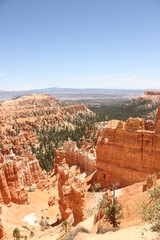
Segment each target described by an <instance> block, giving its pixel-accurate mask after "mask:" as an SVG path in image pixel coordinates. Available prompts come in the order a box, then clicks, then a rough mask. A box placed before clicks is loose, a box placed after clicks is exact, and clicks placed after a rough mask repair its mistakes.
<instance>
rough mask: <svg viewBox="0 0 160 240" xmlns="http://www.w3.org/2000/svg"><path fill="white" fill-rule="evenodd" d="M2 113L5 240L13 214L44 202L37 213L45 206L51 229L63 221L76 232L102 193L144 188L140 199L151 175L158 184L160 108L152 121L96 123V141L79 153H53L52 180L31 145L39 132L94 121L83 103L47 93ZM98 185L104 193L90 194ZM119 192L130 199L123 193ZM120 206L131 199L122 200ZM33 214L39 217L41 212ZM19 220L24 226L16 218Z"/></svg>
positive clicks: (68, 149)
mask: <svg viewBox="0 0 160 240" xmlns="http://www.w3.org/2000/svg"><path fill="white" fill-rule="evenodd" d="M145 95H149V96H150V95H154V93H153V94H152V93H150V92H147V93H145ZM155 95H156V96H157V93H156V94H155ZM0 113H1V120H0V139H1V141H0V149H1V152H0V201H1V211H0V214H1V219H2V221H1V222H0V238H2V237H3V236H4V237H5V236H6V235H7V234H6V230H7V229H8V232H9V234H10V235H9V236H10V237H11V226H10V227H8V225H7V221H11V220H8V216H9V215H8V214H9V212H12V211H13V212H14V211H15V209H18V208H19V209H28V210H27V211H26V212H25V213H26V214H29V212H28V211H29V209H33V208H32V205H34V204H36V203H35V202H36V199H37V201H40V199H39V198H41V196H43V197H44V202H43V203H40V206H43V207H44V209H45V210H44V209H43V211H44V213H45V216H47V215H48V214H49V215H50V216H51V218H52V224H53V223H54V222H56V219H54V218H57V219H59V217H57V216H58V215H59V216H60V219H61V221H65V220H67V221H69V222H70V224H71V225H77V224H79V223H81V222H83V221H85V220H86V219H87V218H88V216H89V212H91V213H92V215H94V213H96V211H97V210H96V209H97V205H98V202H99V201H100V199H101V198H102V193H103V192H105V191H107V190H108V189H111V190H113V189H121V188H124V189H125V187H128V186H130V185H133V186H134V184H137V183H138V182H139V185H136V186H140V187H138V189H139V192H142V188H143V186H142V185H143V184H142V182H143V181H145V180H146V179H147V177H148V176H150V175H152V174H156V178H159V170H160V163H159V157H160V148H159V145H160V108H158V110H157V111H156V120H155V121H151V120H145V119H142V118H135V119H134V118H129V119H128V120H127V121H126V122H123V121H119V120H111V121H108V122H105V123H96V134H95V139H85V138H82V139H80V140H81V142H80V144H79V146H77V143H76V142H74V141H72V140H71V139H68V141H64V142H63V143H62V145H61V146H60V147H58V148H57V149H56V148H55V146H54V147H53V151H55V153H56V157H55V159H54V161H53V169H52V171H51V172H50V173H47V172H46V171H45V170H42V169H41V167H40V165H39V160H38V159H37V157H36V154H34V153H33V152H32V148H33V146H34V147H38V146H39V145H40V140H39V135H38V134H39V131H40V130H41V129H42V127H44V126H45V127H46V128H50V127H53V126H54V127H55V129H64V128H65V127H67V128H68V129H71V130H74V129H75V127H76V121H77V118H80V119H85V118H86V119H87V118H88V117H91V116H92V117H94V116H95V114H94V113H93V112H92V111H90V110H89V109H88V108H87V107H86V106H85V105H84V104H70V103H69V104H67V103H65V102H61V101H58V100H56V99H55V98H53V97H51V96H50V95H47V94H38V95H37V94H34V95H31V96H30V95H28V96H23V97H20V98H18V99H15V100H10V101H7V102H4V103H1V105H0ZM90 131H91V130H90ZM86 132H89V130H88V128H86ZM86 136H87V134H86ZM140 182H141V183H140ZM96 183H99V184H100V188H101V189H102V190H103V192H97V193H94V192H92V191H91V189H92V187H94V186H95V184H96ZM140 184H141V185H140ZM129 189H132V186H131V187H130V188H129ZM143 189H144V188H143ZM118 191H119V190H117V196H119V195H118ZM134 191H135V189H134ZM122 192H124V194H126V192H125V190H124V191H123V190H122ZM145 194H146V193H145V192H144V196H145ZM131 195H132V194H131ZM34 196H36V197H35V199H34ZM125 197H126V196H125ZM33 199H34V201H35V202H34V204H33V203H32V201H33ZM120 200H121V198H120ZM121 201H122V203H124V202H125V201H126V199H125V201H124V200H123V197H122V200H121ZM136 201H138V200H136ZM34 206H35V205H34ZM3 209H4V211H3ZM36 209H37V215H38V216H39V218H40V217H41V216H42V215H43V214H42V209H41V208H40V207H39V208H38V206H36ZM33 211H34V210H33ZM51 211H52V213H51ZM125 211H127V210H125ZM130 211H132V210H130ZM125 214H126V218H127V213H125ZM20 216H21V218H22V215H21V214H20ZM5 218H6V219H7V220H5ZM135 219H136V217H135ZM18 221H19V223H20V222H21V220H20V219H19V217H18ZM57 221H58V220H57ZM16 224H17V222H16ZM16 224H15V225H14V226H16ZM21 224H22V223H21ZM130 224H131V219H130ZM10 225H11V224H10ZM124 225H125V224H124ZM22 231H23V229H22ZM37 234H39V233H38V231H37ZM59 235H60V233H59ZM36 237H38V235H37V236H35V238H34V239H37V238H36ZM57 239H58V238H57Z"/></svg>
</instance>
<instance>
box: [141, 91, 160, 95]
mask: <svg viewBox="0 0 160 240" xmlns="http://www.w3.org/2000/svg"><path fill="white" fill-rule="evenodd" d="M144 94H145V95H149V96H156V95H160V91H149V90H147V91H145V92H144Z"/></svg>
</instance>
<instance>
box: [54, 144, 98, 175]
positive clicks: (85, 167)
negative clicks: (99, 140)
mask: <svg viewBox="0 0 160 240" xmlns="http://www.w3.org/2000/svg"><path fill="white" fill-rule="evenodd" d="M64 158H65V161H66V163H67V164H68V166H74V165H76V166H78V167H80V169H81V172H85V173H86V174H87V175H89V174H91V173H93V172H94V171H95V170H96V152H95V150H94V149H91V150H89V151H87V150H86V149H79V148H77V146H76V143H75V142H73V141H68V142H64V144H63V147H62V148H59V149H58V150H57V151H56V159H55V162H54V169H55V173H56V172H57V165H59V164H60V163H61V162H62V160H63V159H64Z"/></svg>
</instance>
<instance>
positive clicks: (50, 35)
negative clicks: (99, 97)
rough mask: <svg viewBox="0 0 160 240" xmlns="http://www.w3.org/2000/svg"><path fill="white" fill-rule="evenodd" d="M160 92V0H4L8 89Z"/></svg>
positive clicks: (3, 75)
mask: <svg viewBox="0 0 160 240" xmlns="http://www.w3.org/2000/svg"><path fill="white" fill-rule="evenodd" d="M48 87H67V88H87V87H89V88H123V89H124V88H128V89H130V88H134V89H139V88H143V89H146V88H147V89H149V88H150V89H151V88H153V89H158V88H160V0H132V1H129V0H0V90H27V89H35V88H48Z"/></svg>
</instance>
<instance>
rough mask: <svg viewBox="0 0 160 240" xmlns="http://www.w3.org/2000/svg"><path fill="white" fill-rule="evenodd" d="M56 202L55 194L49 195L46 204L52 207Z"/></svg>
mask: <svg viewBox="0 0 160 240" xmlns="http://www.w3.org/2000/svg"><path fill="white" fill-rule="evenodd" d="M55 203H56V197H55V196H50V197H49V199H48V206H49V207H52V206H54V205H55Z"/></svg>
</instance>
